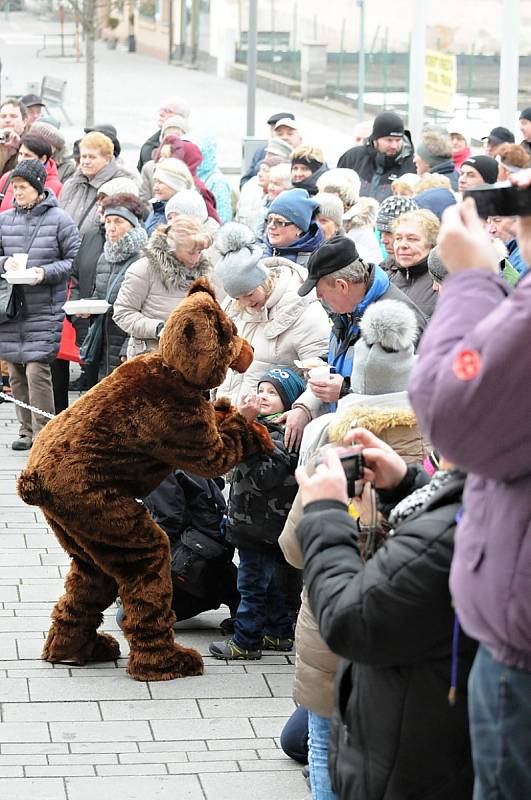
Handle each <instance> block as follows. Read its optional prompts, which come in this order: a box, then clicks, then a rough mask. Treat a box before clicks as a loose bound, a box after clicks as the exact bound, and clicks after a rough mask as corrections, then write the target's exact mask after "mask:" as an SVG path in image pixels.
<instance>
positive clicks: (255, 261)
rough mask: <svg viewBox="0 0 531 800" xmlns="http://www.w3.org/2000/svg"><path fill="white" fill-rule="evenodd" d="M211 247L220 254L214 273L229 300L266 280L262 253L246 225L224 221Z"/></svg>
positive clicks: (250, 290)
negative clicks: (214, 247) (213, 246)
mask: <svg viewBox="0 0 531 800" xmlns="http://www.w3.org/2000/svg"><path fill="white" fill-rule="evenodd" d="M214 244H215V246H216V248H217V249H218V250H219V252H220V253H221V258H220V260H219V261H218V263H217V264H216V266H215V269H214V272H215V275H216V277H218V278H219V280H220V281H221V284H222V286H223V289H224V290H225V292H226V293H227V294H228V295H229V297H233V298H236V297H241V296H242V295H244V294H247V293H248V292H252V291H254V290H255V289H256V288H257V287H258V286H260V285H261V284H262V283H263V282H264V281H265V279H266V277H267V267H266V266H265V264H264V262H263V261H262V257H263V250H262V248H261V247H260V246H259V245H258V244H257V243H256V239H255V235H254V233H253V231H252V230H251V229H250V228H248V227H247V225H242V223H241V222H227V223H226V224H225V225H223V226H222V227H221V228H220V229H219V231H218V233H217V235H216V239H215V242H214Z"/></svg>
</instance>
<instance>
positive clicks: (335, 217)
mask: <svg viewBox="0 0 531 800" xmlns="http://www.w3.org/2000/svg"><path fill="white" fill-rule="evenodd" d="M314 200H317V202H318V203H319V210H318V212H317V213H318V214H320V215H321V216H322V217H326V218H327V219H331V220H332V222H335V224H336V225H337V226H338V227H339V228H340V227H341V223H342V221H343V213H344V211H343V203H342V202H341V200H340V199H339V197H338V195H337V194H332V193H331V192H320V193H319V194H316V195H314Z"/></svg>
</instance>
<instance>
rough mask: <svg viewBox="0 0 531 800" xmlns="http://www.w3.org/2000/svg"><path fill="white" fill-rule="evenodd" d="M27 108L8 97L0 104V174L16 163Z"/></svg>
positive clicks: (24, 128)
mask: <svg viewBox="0 0 531 800" xmlns="http://www.w3.org/2000/svg"><path fill="white" fill-rule="evenodd" d="M27 113H28V112H27V109H26V106H25V105H24V103H22V102H21V101H20V100H17V99H16V98H14V97H8V98H6V99H5V100H4V102H3V103H1V104H0V175H3V174H4V173H5V172H9V171H10V170H12V169H14V168H15V167H16V165H17V152H18V148H19V145H20V139H21V137H22V134H23V133H24V131H25V130H26V117H27Z"/></svg>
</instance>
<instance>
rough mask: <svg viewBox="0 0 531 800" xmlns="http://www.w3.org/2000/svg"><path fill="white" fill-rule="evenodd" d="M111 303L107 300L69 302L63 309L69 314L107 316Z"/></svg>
mask: <svg viewBox="0 0 531 800" xmlns="http://www.w3.org/2000/svg"><path fill="white" fill-rule="evenodd" d="M110 307H111V306H110V303H108V302H107V300H67V301H66V303H65V304H64V306H63V308H64V310H65V312H66V313H67V314H72V315H75V314H105V312H106V311H107V309H108V308H110Z"/></svg>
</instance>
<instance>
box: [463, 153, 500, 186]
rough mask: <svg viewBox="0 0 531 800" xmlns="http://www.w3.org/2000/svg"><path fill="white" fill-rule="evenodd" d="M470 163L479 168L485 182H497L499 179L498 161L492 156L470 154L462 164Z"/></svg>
mask: <svg viewBox="0 0 531 800" xmlns="http://www.w3.org/2000/svg"><path fill="white" fill-rule="evenodd" d="M465 164H468V165H469V166H471V167H474V169H477V171H478V172H479V174H480V175H481V177H482V178H483V180H484V181H485V183H496V181H497V180H498V162H497V161H496V159H495V158H491V157H490V156H470V158H467V159H465V161H463V163H462V164H461V166H462V167H463V166H464V165H465Z"/></svg>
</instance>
